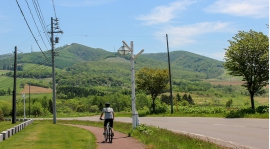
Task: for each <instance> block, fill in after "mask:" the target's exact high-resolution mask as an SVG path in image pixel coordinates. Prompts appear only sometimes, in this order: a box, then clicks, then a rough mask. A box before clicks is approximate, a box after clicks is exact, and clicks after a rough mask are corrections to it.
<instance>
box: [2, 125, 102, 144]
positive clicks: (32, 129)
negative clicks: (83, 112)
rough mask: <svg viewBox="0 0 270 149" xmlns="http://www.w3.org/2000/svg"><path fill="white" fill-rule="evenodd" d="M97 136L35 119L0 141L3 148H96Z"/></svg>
mask: <svg viewBox="0 0 270 149" xmlns="http://www.w3.org/2000/svg"><path fill="white" fill-rule="evenodd" d="M96 147H97V146H96V138H95V136H94V135H93V134H92V133H91V132H89V131H87V130H84V129H81V128H77V127H72V126H66V125H62V124H52V123H51V121H34V123H32V124H31V125H29V126H27V127H26V128H25V129H23V130H22V131H20V132H19V133H16V134H15V135H13V136H12V137H10V138H9V139H7V140H5V141H3V142H1V143H0V148H1V149H20V148H27V149H37V148H38V149H41V148H44V149H47V148H50V149H66V148H80V149H96Z"/></svg>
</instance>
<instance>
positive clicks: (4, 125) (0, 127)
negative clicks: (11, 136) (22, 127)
mask: <svg viewBox="0 0 270 149" xmlns="http://www.w3.org/2000/svg"><path fill="white" fill-rule="evenodd" d="M18 124H19V123H18V122H17V123H16V124H12V122H11V121H2V122H0V132H2V131H6V130H7V129H10V128H12V127H13V126H16V125H18Z"/></svg>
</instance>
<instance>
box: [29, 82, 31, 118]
mask: <svg viewBox="0 0 270 149" xmlns="http://www.w3.org/2000/svg"><path fill="white" fill-rule="evenodd" d="M30 114H31V113H30V85H29V118H30Z"/></svg>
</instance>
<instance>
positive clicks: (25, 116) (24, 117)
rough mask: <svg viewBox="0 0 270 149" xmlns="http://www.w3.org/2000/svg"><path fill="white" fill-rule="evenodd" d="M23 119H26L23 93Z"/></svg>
mask: <svg viewBox="0 0 270 149" xmlns="http://www.w3.org/2000/svg"><path fill="white" fill-rule="evenodd" d="M23 118H24V119H26V116H25V94H24V93H23Z"/></svg>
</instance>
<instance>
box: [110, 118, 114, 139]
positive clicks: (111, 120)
mask: <svg viewBox="0 0 270 149" xmlns="http://www.w3.org/2000/svg"><path fill="white" fill-rule="evenodd" d="M110 127H111V129H112V134H113V135H114V131H113V119H110Z"/></svg>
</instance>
